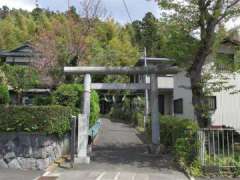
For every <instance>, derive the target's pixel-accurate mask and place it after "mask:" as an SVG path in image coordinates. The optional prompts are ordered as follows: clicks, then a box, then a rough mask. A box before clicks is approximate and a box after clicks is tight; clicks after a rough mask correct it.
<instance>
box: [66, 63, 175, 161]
mask: <svg viewBox="0 0 240 180" xmlns="http://www.w3.org/2000/svg"><path fill="white" fill-rule="evenodd" d="M64 72H65V73H68V74H79V75H84V97H83V101H84V102H83V112H82V113H83V114H81V115H79V118H78V148H77V149H78V153H77V154H78V156H77V159H76V163H89V162H90V159H89V157H87V141H88V128H89V115H90V96H91V89H95V90H101V89H102V90H141V89H142V90H146V89H149V90H150V100H151V124H152V144H153V145H156V146H158V145H159V143H160V124H159V110H158V75H162V76H165V75H167V74H175V73H177V72H178V70H177V67H174V66H166V65H162V66H154V67H153V66H151V67H64ZM116 74H118V75H150V85H149V84H145V83H113V84H112V83H92V82H91V75H116Z"/></svg>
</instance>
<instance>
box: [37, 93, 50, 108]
mask: <svg viewBox="0 0 240 180" xmlns="http://www.w3.org/2000/svg"><path fill="white" fill-rule="evenodd" d="M52 103H53V99H52V96H51V95H50V96H37V97H35V98H34V99H33V105H35V106H47V105H51V104H52Z"/></svg>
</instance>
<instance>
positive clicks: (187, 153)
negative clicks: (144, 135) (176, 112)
mask: <svg viewBox="0 0 240 180" xmlns="http://www.w3.org/2000/svg"><path fill="white" fill-rule="evenodd" d="M147 127H148V128H147V129H148V135H149V136H151V124H148V126H147ZM198 129H199V127H198V124H197V122H196V121H194V120H191V119H184V118H178V117H174V116H161V118H160V137H161V144H163V145H165V146H166V147H167V148H168V149H169V150H170V151H172V153H173V154H174V156H175V159H176V160H177V161H178V163H179V164H180V166H181V167H182V168H184V169H185V170H186V171H187V172H188V173H189V174H191V175H194V176H199V175H201V167H200V162H199V160H198V150H199V142H198V138H197V132H198Z"/></svg>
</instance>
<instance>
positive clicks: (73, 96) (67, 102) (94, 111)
mask: <svg viewBox="0 0 240 180" xmlns="http://www.w3.org/2000/svg"><path fill="white" fill-rule="evenodd" d="M82 95H83V86H82V85H80V84H63V85H61V86H59V87H58V88H57V89H56V91H55V92H54V93H53V103H54V104H57V105H62V106H69V107H71V109H72V110H73V111H74V112H75V113H76V114H78V113H79V112H80V110H81V108H82V102H83V99H82ZM90 101H91V102H90V105H91V108H90V120H89V125H90V127H91V126H92V125H94V124H95V122H96V121H97V119H98V116H99V113H100V106H99V96H98V94H97V92H96V91H92V92H91V100H90Z"/></svg>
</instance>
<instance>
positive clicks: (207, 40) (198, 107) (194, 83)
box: [189, 23, 215, 128]
mask: <svg viewBox="0 0 240 180" xmlns="http://www.w3.org/2000/svg"><path fill="white" fill-rule="evenodd" d="M214 29H215V26H214V24H213V23H212V24H209V28H208V29H207V30H206V32H205V33H204V36H202V39H201V42H200V47H199V49H198V51H197V53H196V55H195V58H194V61H193V64H192V66H191V68H190V69H189V75H190V80H191V87H192V104H193V106H194V112H195V116H196V119H197V121H198V125H199V126H200V127H201V128H203V127H208V126H209V125H210V122H209V117H207V116H206V112H205V111H206V109H205V108H203V107H204V106H206V105H205V102H204V92H203V86H204V84H203V82H202V69H203V66H204V64H205V62H206V60H207V57H208V56H209V55H210V53H211V52H212V47H213V43H214Z"/></svg>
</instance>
